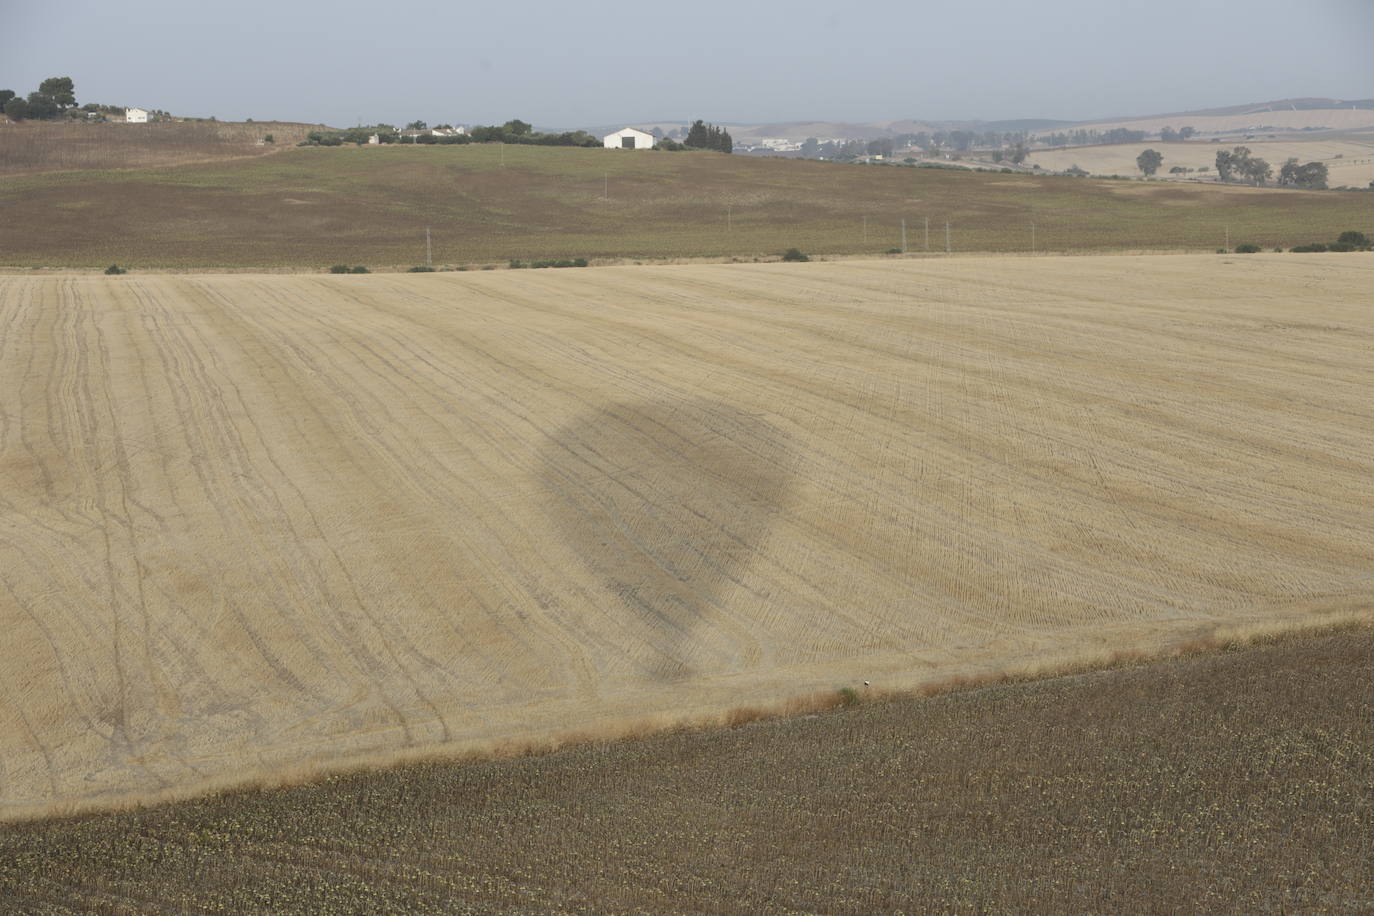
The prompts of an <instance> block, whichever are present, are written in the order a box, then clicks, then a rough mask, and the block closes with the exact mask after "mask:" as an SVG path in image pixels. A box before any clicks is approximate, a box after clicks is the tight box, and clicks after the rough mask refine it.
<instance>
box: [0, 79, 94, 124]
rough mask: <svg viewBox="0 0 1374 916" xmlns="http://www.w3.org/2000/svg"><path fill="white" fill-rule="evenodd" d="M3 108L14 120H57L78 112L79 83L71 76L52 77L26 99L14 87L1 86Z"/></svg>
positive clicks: (0, 102)
mask: <svg viewBox="0 0 1374 916" xmlns="http://www.w3.org/2000/svg"><path fill="white" fill-rule="evenodd" d="M0 109H3V110H4V112H5V116H6V117H7V118H9V119H10V120H11V121H25V120H33V121H55V120H57V119H58V118H64V117H67V114H68V112H74V111H76V110H77V109H76V85H75V84H74V83H73V82H72V78H71V77H70V76H52V77H49V78H48V79H45V80H43V82H41V83H39V84H38V88H37V89H35V90H34V91H33V92H30V93H29V95H28V98H24V97H22V96H20V95H19V94H18V93H16V92H15V91H14V90H13V89H0Z"/></svg>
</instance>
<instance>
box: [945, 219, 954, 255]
mask: <svg viewBox="0 0 1374 916" xmlns="http://www.w3.org/2000/svg"><path fill="white" fill-rule="evenodd" d="M953 253H954V249H953V248H951V247H950V245H949V223H945V254H953Z"/></svg>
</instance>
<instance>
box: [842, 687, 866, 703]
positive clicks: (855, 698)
mask: <svg viewBox="0 0 1374 916" xmlns="http://www.w3.org/2000/svg"><path fill="white" fill-rule="evenodd" d="M836 692H837V693H838V694H839V696H840V705H841V706H858V705H859V703H860V702H862V698H861V697H860V696H859V692H858V691H857V690H855V689H854V688H853V687H841V688H840V689H839V690H838V691H836Z"/></svg>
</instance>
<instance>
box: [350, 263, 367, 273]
mask: <svg viewBox="0 0 1374 916" xmlns="http://www.w3.org/2000/svg"><path fill="white" fill-rule="evenodd" d="M349 273H351V274H370V273H372V271H370V270H368V269H367V268H366V267H364V266H362V265H361V264H359V265H358V266H357V267H354V268H352V269H351V270H349Z"/></svg>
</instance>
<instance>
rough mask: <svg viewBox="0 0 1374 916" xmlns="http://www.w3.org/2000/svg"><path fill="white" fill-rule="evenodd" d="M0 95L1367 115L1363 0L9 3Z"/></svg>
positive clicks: (872, 113) (204, 107)
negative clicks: (1321, 106) (1357, 111)
mask: <svg viewBox="0 0 1374 916" xmlns="http://www.w3.org/2000/svg"><path fill="white" fill-rule="evenodd" d="M6 6H7V7H9V9H8V10H7V19H6V25H5V28H4V30H3V34H0V88H10V89H14V90H15V91H17V92H20V93H21V94H24V93H27V92H29V91H31V90H32V89H34V88H36V87H37V85H38V83H39V82H40V81H41V80H42V79H44V78H46V77H49V76H71V77H72V78H73V79H74V80H75V83H76V89H77V100H78V102H81V103H85V102H91V101H95V102H101V103H105V104H113V105H128V106H140V107H145V108H154V109H162V110H166V111H170V112H173V113H174V114H179V115H186V116H201V117H208V116H211V115H213V116H216V117H218V118H220V119H222V120H244V119H246V118H253V119H256V120H273V119H279V120H292V121H311V122H322V123H329V124H334V125H338V126H343V125H348V124H353V123H357V122H363V123H375V122H389V123H403V122H406V121H410V120H414V119H425V120H427V121H429V122H431V123H436V122H441V121H451V122H463V123H500V122H503V121H506V120H509V119H511V118H517V117H518V118H522V119H524V120H527V121H533V122H535V123H537V124H541V125H548V126H559V127H567V128H572V127H582V126H592V125H604V124H609V123H616V122H624V123H637V122H638V123H644V122H650V121H657V120H662V121H671V120H685V119H689V118H697V117H700V118H705V119H707V120H711V121H715V122H719V123H767V122H781V121H813V120H814V121H887V120H902V119H918V120H987V121H991V120H1005V119H1019V118H1052V119H1058V120H1070V121H1080V120H1091V119H1097V118H1108V117H1125V116H1143V115H1150V114H1162V113H1169V112H1177V111H1184V110H1194V109H1204V108H1212V107H1221V106H1229V105H1237V104H1247V103H1251V102H1260V101H1264V100H1268V99H1281V98H1289V97H1311V96H1320V97H1326V96H1329V97H1333V98H1343V99H1363V98H1369V97H1374V56H1371V55H1370V54H1369V52H1368V48H1369V46H1370V42H1371V38H1374V4H1370V3H1368V2H1365V0H1310V2H1308V3H1304V4H1296V3H1294V2H1292V0H1283V2H1280V0H1254V2H1252V3H1251V4H1249V5H1248V6H1247V7H1246V8H1245V10H1244V12H1243V14H1242V15H1238V14H1237V13H1236V8H1235V7H1234V6H1233V5H1231V4H1219V3H1199V2H1197V0H1193V2H1183V0H1158V2H1151V3H1146V2H1141V0H1121V2H1117V3H1112V4H1105V3H1102V2H1101V0H1092V2H1089V0H1064V2H1061V3H1059V4H1056V5H1055V7H1054V8H1053V9H1052V10H1050V9H1047V8H1045V7H1043V6H1039V5H1031V4H1025V3H1008V2H989V3H984V4H980V5H976V6H969V7H959V8H954V7H946V6H929V7H921V6H915V5H912V4H909V3H908V4H897V3H888V2H882V3H877V4H870V5H868V6H865V7H864V8H862V9H861V10H860V11H858V12H857V13H854V14H849V15H846V14H843V13H841V12H839V11H837V10H835V9H833V8H819V7H818V8H809V7H796V6H791V5H788V4H783V3H778V2H764V3H756V4H752V5H748V6H741V5H738V4H726V3H723V2H720V0H703V2H700V3H696V4H692V5H689V6H688V5H684V6H680V7H670V8H662V7H646V6H644V5H642V4H632V3H628V2H625V0H608V2H602V3H599V4H595V5H592V6H589V7H587V8H586V10H585V11H583V12H578V13H576V14H570V13H569V11H568V10H569V8H568V7H566V6H563V5H556V4H553V3H549V2H546V0H537V2H534V3H531V4H526V5H523V6H520V7H509V6H508V7H500V8H483V9H472V8H468V7H461V8H459V7H455V8H445V9H432V8H430V5H429V4H424V3H417V2H415V0H399V2H397V3H392V4H390V5H388V6H387V7H385V10H384V13H385V15H384V16H382V15H379V8H378V7H377V6H376V5H375V4H365V3H362V2H359V0H341V2H332V3H324V2H319V0H308V2H301V3H297V4H293V5H291V6H285V5H282V4H269V3H267V2H264V0H243V2H241V3H236V4H232V5H231V4H226V3H208V4H203V5H196V6H191V5H184V4H181V3H173V2H171V0H128V2H125V3H121V4H105V3H95V2H92V0H72V2H70V3H69V4H67V6H66V7H65V8H64V19H65V20H66V21H67V22H70V23H76V24H79V26H80V27H79V28H73V29H68V30H65V31H64V32H63V33H62V35H61V40H60V41H57V42H54V41H42V42H38V41H32V40H31V36H33V35H39V34H43V33H44V32H45V30H47V29H49V28H50V23H49V19H50V17H51V12H50V8H48V7H46V6H42V5H40V4H38V3H35V2H31V0H18V2H11V3H7V4H6Z"/></svg>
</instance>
